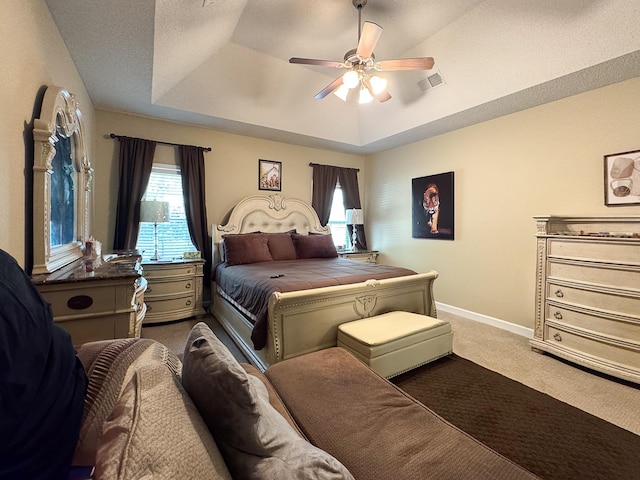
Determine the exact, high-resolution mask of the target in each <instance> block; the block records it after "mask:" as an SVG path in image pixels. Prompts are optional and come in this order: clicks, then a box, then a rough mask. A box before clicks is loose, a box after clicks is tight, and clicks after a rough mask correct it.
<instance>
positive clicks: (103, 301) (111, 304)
mask: <svg viewBox="0 0 640 480" xmlns="http://www.w3.org/2000/svg"><path fill="white" fill-rule="evenodd" d="M132 285H133V282H132ZM40 293H41V294H42V296H43V297H44V298H45V300H46V301H47V302H49V303H50V304H51V308H52V310H53V316H54V317H67V316H76V315H83V316H84V315H99V314H107V313H112V312H114V311H115V307H116V286H114V285H106V286H102V287H95V288H87V289H83V288H78V289H74V290H54V291H41V292H40ZM132 294H133V290H132ZM132 298H133V295H132V296H131V297H130V298H129V307H130V308H133V307H132V305H131V303H132V302H131V300H132ZM107 338H109V337H107Z"/></svg>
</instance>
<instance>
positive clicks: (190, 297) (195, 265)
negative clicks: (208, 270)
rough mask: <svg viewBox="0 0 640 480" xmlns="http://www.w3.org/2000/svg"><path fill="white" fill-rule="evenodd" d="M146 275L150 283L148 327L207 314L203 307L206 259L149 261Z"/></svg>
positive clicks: (146, 301)
mask: <svg viewBox="0 0 640 480" xmlns="http://www.w3.org/2000/svg"><path fill="white" fill-rule="evenodd" d="M142 269H143V270H142V274H143V276H144V278H146V279H147V282H149V284H148V286H147V291H146V292H145V295H144V301H145V303H146V304H147V312H146V315H145V318H144V324H145V325H147V324H150V323H164V322H171V321H174V320H181V319H183V318H190V317H197V316H201V315H204V314H205V311H204V308H202V278H203V276H204V260H203V259H184V260H171V261H161V260H160V261H147V262H144V263H143V264H142Z"/></svg>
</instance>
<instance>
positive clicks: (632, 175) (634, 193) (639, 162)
mask: <svg viewBox="0 0 640 480" xmlns="http://www.w3.org/2000/svg"><path fill="white" fill-rule="evenodd" d="M604 204H605V205H606V206H608V207H612V206H618V205H634V204H635V205H637V204H640V150H634V151H631V152H622V153H613V154H611V155H605V156H604Z"/></svg>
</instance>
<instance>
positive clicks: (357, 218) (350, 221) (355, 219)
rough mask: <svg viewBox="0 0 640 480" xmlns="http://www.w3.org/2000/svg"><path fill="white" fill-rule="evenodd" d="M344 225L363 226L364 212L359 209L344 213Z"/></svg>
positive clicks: (351, 209)
mask: <svg viewBox="0 0 640 480" xmlns="http://www.w3.org/2000/svg"><path fill="white" fill-rule="evenodd" d="M345 217H346V219H345V223H346V224H347V225H363V224H364V212H363V211H362V209H361V208H350V209H348V210H347V211H346V212H345Z"/></svg>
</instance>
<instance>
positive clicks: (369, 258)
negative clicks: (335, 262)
mask: <svg viewBox="0 0 640 480" xmlns="http://www.w3.org/2000/svg"><path fill="white" fill-rule="evenodd" d="M378 253H380V252H378V250H359V251H353V250H343V251H342V252H338V256H339V257H340V258H348V259H349V260H356V261H358V262H368V263H378Z"/></svg>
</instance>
